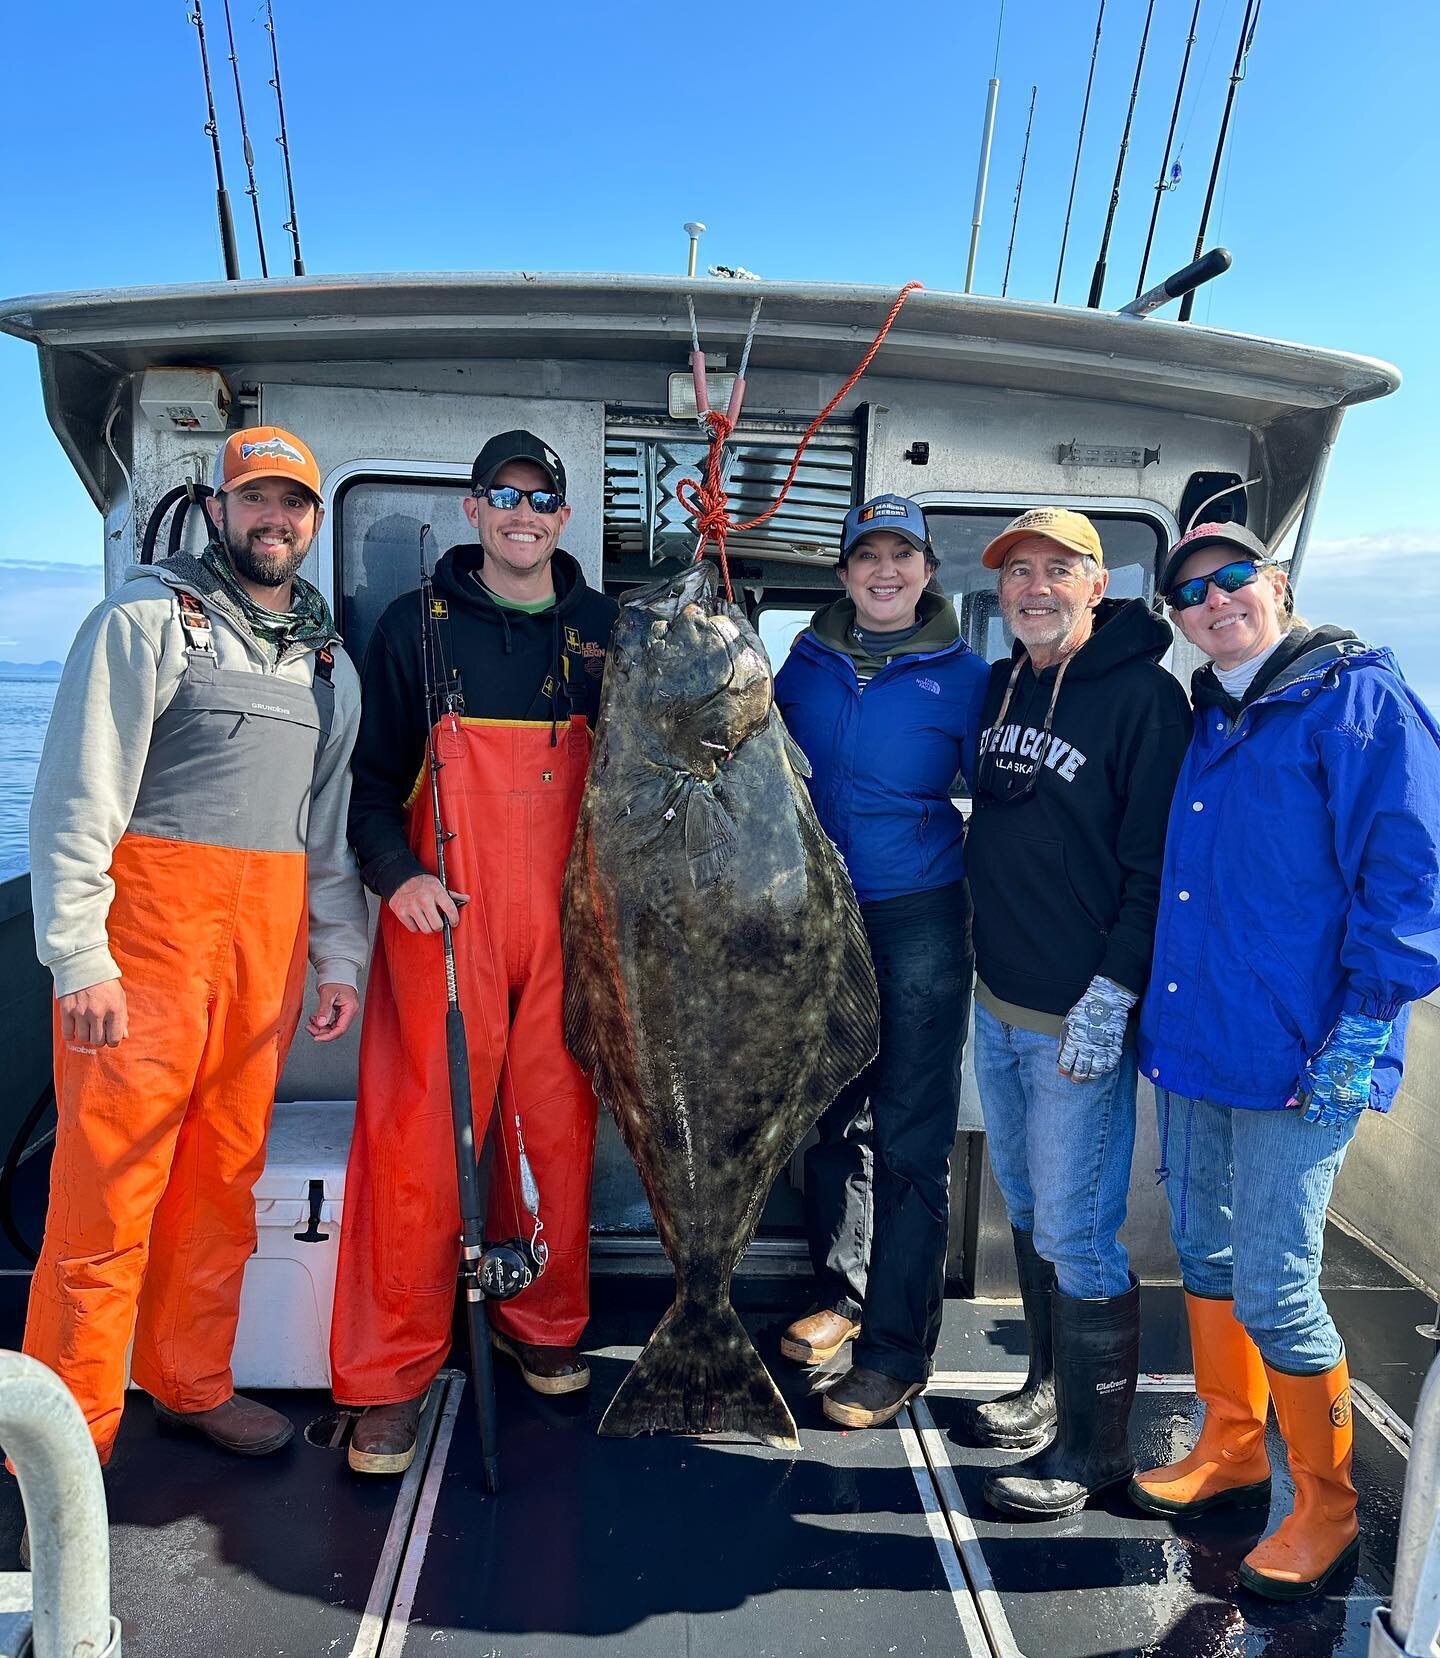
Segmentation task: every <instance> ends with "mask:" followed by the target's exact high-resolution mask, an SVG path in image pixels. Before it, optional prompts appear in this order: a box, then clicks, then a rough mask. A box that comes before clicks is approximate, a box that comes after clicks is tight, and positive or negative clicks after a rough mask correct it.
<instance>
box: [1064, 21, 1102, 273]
mask: <svg viewBox="0 0 1440 1658" xmlns="http://www.w3.org/2000/svg"><path fill="white" fill-rule="evenodd" d="M1104 21H1105V0H1100V11H1099V15H1098V16H1097V17H1096V19H1095V44H1094V45H1093V46H1092V47H1091V48H1090V78H1089V80H1087V81H1086V82H1085V103H1084V106H1083V108H1082V109H1081V111H1080V136H1079V138H1077V139H1076V141H1075V170H1074V172H1072V173H1071V175H1070V200H1069V201H1068V202H1066V204H1065V229H1064V230H1063V231H1062V232H1061V235H1060V263H1059V264H1058V265H1057V266H1056V267H1055V303H1056V304H1057V305H1058V304H1059V302H1060V278H1061V276H1062V274H1063V273H1064V270H1065V244H1066V243H1067V242H1068V241H1069V240H1070V214H1071V211H1072V209H1073V208H1074V206H1075V185H1076V181H1077V180H1078V179H1079V177H1080V152H1081V150H1082V149H1084V147H1085V123H1086V121H1087V120H1088V119H1089V117H1090V91H1091V88H1092V87H1093V86H1094V85H1095V59H1096V58H1097V57H1098V56H1099V54H1100V28H1101V25H1102V24H1103V23H1104Z"/></svg>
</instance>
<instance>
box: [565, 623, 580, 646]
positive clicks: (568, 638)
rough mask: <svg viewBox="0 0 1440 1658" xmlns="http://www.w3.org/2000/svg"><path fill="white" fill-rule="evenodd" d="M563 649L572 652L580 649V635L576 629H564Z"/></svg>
mask: <svg viewBox="0 0 1440 1658" xmlns="http://www.w3.org/2000/svg"><path fill="white" fill-rule="evenodd" d="M565 648H566V649H567V650H572V651H578V650H579V649H580V633H579V630H578V629H577V628H566V629H565Z"/></svg>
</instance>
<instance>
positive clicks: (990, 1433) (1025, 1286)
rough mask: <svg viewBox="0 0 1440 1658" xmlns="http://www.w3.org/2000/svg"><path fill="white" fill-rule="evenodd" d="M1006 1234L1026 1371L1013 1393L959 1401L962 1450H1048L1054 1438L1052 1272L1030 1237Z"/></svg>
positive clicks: (1013, 1232) (1012, 1230) (958, 1431)
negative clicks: (1011, 1246) (1016, 1281)
mask: <svg viewBox="0 0 1440 1658" xmlns="http://www.w3.org/2000/svg"><path fill="white" fill-rule="evenodd" d="M1010 1234H1011V1236H1012V1237H1013V1238H1014V1240H1015V1265H1016V1266H1017V1267H1018V1268H1019V1269H1020V1301H1021V1305H1022V1306H1023V1307H1024V1309H1025V1335H1026V1338H1027V1339H1028V1341H1029V1343H1030V1371H1029V1374H1028V1375H1027V1376H1026V1378H1025V1385H1024V1386H1023V1387H1021V1388H1020V1390H1019V1391H1018V1392H1016V1393H1002V1394H1001V1395H1000V1397H999V1398H998V1399H986V1400H984V1401H976V1400H973V1399H965V1400H962V1401H961V1403H960V1408H959V1411H958V1412H957V1415H956V1420H955V1430H954V1431H955V1437H956V1438H957V1439H958V1440H959V1441H960V1442H961V1444H963V1445H1003V1446H1004V1447H1005V1448H1006V1449H1007V1450H1016V1451H1028V1450H1032V1449H1033V1448H1034V1447H1035V1446H1037V1445H1048V1444H1049V1443H1050V1441H1051V1440H1052V1439H1053V1438H1054V1437H1055V1349H1054V1343H1053V1342H1052V1340H1051V1333H1050V1297H1051V1295H1052V1294H1053V1293H1054V1290H1055V1268H1054V1267H1052V1266H1051V1265H1050V1263H1049V1261H1047V1260H1045V1259H1044V1258H1043V1257H1042V1256H1040V1255H1037V1254H1036V1252H1035V1239H1034V1237H1033V1236H1032V1235H1031V1234H1030V1233H1029V1232H1022V1231H1021V1230H1020V1228H1019V1227H1018V1226H1012V1227H1011V1228H1010Z"/></svg>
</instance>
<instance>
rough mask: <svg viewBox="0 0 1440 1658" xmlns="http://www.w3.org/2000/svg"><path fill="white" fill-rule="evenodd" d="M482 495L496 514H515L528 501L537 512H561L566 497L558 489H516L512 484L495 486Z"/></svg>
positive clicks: (485, 490)
mask: <svg viewBox="0 0 1440 1658" xmlns="http://www.w3.org/2000/svg"><path fill="white" fill-rule="evenodd" d="M480 493H481V494H482V495H483V496H484V497H485V499H486V500H487V501H488V502H489V503H490V505H491V506H492V507H494V508H495V510H496V512H514V510H515V509H516V507H518V506H519V505H520V503H521V501H528V502H529V503H530V505H531V507H532V508H533V509H534V510H535V511H536V512H543V513H550V512H559V510H560V509H561V507H563V506H564V505H565V497H564V496H563V495H562V494H561V493H560V492H559V490H557V489H516V488H514V486H513V485H511V484H495V485H492V486H491V487H490V488H489V489H482V490H481V491H480Z"/></svg>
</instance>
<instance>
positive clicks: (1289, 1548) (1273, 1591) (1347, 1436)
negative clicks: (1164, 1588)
mask: <svg viewBox="0 0 1440 1658" xmlns="http://www.w3.org/2000/svg"><path fill="white" fill-rule="evenodd" d="M1265 1371H1266V1374H1267V1375H1268V1376H1269V1378H1270V1392H1271V1394H1272V1395H1273V1397H1274V1400H1275V1416H1276V1419H1277V1420H1278V1421H1279V1423H1280V1432H1281V1433H1282V1434H1284V1436H1285V1444H1286V1445H1287V1446H1288V1448H1289V1451H1290V1478H1291V1479H1292V1480H1293V1482H1294V1485H1295V1507H1294V1510H1293V1511H1292V1512H1291V1513H1289V1514H1287V1515H1286V1516H1285V1518H1284V1519H1283V1520H1282V1521H1281V1522H1280V1524H1279V1526H1278V1527H1277V1528H1276V1529H1275V1530H1274V1531H1273V1532H1271V1534H1270V1535H1269V1536H1268V1537H1262V1538H1261V1540H1260V1541H1259V1542H1258V1543H1257V1544H1256V1545H1255V1547H1254V1548H1253V1549H1251V1551H1250V1553H1249V1554H1247V1555H1246V1556H1245V1559H1244V1560H1243V1561H1242V1562H1241V1565H1240V1582H1241V1583H1242V1584H1243V1585H1244V1586H1245V1588H1247V1589H1249V1590H1252V1591H1253V1592H1254V1593H1255V1594H1257V1595H1264V1596H1265V1598H1266V1599H1267V1600H1304V1599H1306V1598H1307V1596H1310V1595H1314V1594H1318V1593H1319V1591H1320V1590H1321V1589H1323V1588H1324V1587H1325V1585H1326V1583H1327V1582H1329V1580H1330V1579H1331V1578H1332V1577H1333V1576H1334V1575H1335V1573H1336V1572H1338V1571H1339V1570H1340V1568H1341V1567H1342V1566H1348V1565H1349V1564H1350V1563H1351V1562H1352V1561H1353V1560H1355V1559H1356V1557H1357V1556H1358V1555H1359V1553H1360V1526H1359V1522H1358V1521H1357V1520H1356V1518H1355V1505H1356V1497H1355V1487H1354V1486H1353V1485H1352V1484H1351V1483H1350V1461H1351V1455H1352V1451H1353V1448H1354V1435H1355V1427H1354V1423H1353V1421H1352V1420H1351V1416H1350V1371H1349V1367H1348V1366H1347V1365H1346V1363H1345V1360H1344V1359H1343V1358H1342V1359H1341V1360H1340V1362H1339V1364H1337V1365H1336V1366H1335V1368H1334V1369H1333V1370H1327V1371H1326V1372H1325V1374H1324V1375H1323V1376H1287V1375H1285V1374H1284V1373H1283V1372H1282V1371H1279V1370H1272V1369H1271V1368H1270V1366H1269V1365H1268V1364H1267V1365H1266V1366H1265Z"/></svg>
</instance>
